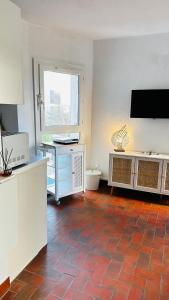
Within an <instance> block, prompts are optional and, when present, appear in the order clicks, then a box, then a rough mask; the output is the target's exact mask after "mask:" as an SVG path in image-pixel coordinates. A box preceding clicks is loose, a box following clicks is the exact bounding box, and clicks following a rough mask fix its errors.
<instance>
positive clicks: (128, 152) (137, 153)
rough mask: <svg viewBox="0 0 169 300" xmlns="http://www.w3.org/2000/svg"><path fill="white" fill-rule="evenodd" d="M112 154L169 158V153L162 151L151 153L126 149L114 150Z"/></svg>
mask: <svg viewBox="0 0 169 300" xmlns="http://www.w3.org/2000/svg"><path fill="white" fill-rule="evenodd" d="M110 154H113V155H120V156H135V157H143V158H149V159H151V158H152V159H159V160H161V159H163V160H164V159H166V160H169V154H162V153H153V152H152V154H149V152H139V151H125V152H116V151H112V152H111V153H110Z"/></svg>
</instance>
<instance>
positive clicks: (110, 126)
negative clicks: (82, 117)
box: [92, 34, 169, 178]
mask: <svg viewBox="0 0 169 300" xmlns="http://www.w3.org/2000/svg"><path fill="white" fill-rule="evenodd" d="M93 72H94V83H93V85H94V86H93V114H92V166H93V167H95V165H96V164H98V165H99V167H100V168H101V170H102V171H103V178H107V175H108V155H109V152H110V151H111V150H112V149H113V146H112V144H111V141H110V140H111V136H112V133H113V132H114V131H115V130H116V129H119V128H120V127H121V126H122V125H123V124H127V126H128V130H129V135H130V143H129V145H128V149H129V150H144V151H148V150H153V151H157V152H161V153H162V152H163V153H169V120H159V119H158V120H153V119H130V118H129V114H130V101H131V100H130V99H131V90H132V89H146V88H147V89H149V88H150V89H151V88H157V89H158V88H169V34H159V35H151V36H145V37H133V38H120V39H112V40H100V41H95V42H94V70H93Z"/></svg>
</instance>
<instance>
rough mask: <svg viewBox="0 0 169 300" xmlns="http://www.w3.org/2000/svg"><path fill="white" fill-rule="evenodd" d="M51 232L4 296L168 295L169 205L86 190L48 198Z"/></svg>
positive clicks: (49, 299)
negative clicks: (56, 201)
mask: <svg viewBox="0 0 169 300" xmlns="http://www.w3.org/2000/svg"><path fill="white" fill-rule="evenodd" d="M48 231H49V233H48V246H47V247H46V248H44V249H43V250H42V251H41V252H40V253H39V255H38V256H37V257H36V258H35V259H34V260H33V261H32V262H31V263H30V264H29V265H28V266H27V267H26V268H25V270H24V271H23V272H22V273H21V274H20V275H19V276H18V277H17V278H16V280H15V281H14V282H13V283H12V285H11V289H10V291H9V292H8V293H7V294H6V295H5V297H4V298H3V300H7V299H15V300H26V299H32V300H38V299H39V300H41V299H46V300H56V299H58V300H59V299H60V300H61V299H64V300H89V299H90V300H109V299H113V300H122V299H128V300H156V299H158V300H167V299H169V206H167V205H159V204H158V205H157V204H151V203H146V202H144V201H137V200H132V199H130V198H128V199H127V198H123V197H120V196H117V195H116V196H111V195H108V194H105V193H98V192H87V193H86V194H85V196H83V195H77V196H74V197H69V198H67V199H66V200H64V202H63V204H61V206H60V207H57V206H56V205H55V204H54V203H53V202H49V205H48Z"/></svg>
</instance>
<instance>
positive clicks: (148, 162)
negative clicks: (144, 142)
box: [108, 152, 169, 195]
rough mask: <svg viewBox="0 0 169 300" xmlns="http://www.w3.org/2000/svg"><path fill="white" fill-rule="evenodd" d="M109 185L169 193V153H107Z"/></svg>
mask: <svg viewBox="0 0 169 300" xmlns="http://www.w3.org/2000/svg"><path fill="white" fill-rule="evenodd" d="M108 184H109V185H110V186H112V187H113V186H114V187H121V188H127V189H134V190H140V191H146V192H151V193H158V194H164V195H165V194H166V195H169V155H164V154H151V155H149V154H148V153H141V152H121V153H117V152H113V153H110V154H109V182H108Z"/></svg>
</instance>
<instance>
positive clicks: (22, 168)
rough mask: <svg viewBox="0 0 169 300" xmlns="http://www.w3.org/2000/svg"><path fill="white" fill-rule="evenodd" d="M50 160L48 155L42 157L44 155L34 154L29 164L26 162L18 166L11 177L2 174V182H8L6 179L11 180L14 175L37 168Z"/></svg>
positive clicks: (0, 178)
mask: <svg viewBox="0 0 169 300" xmlns="http://www.w3.org/2000/svg"><path fill="white" fill-rule="evenodd" d="M47 161H48V158H47V157H42V156H38V155H37V156H33V157H32V158H31V159H30V161H29V162H28V163H27V164H24V165H21V166H19V167H16V168H15V169H14V170H13V172H12V175H11V176H9V177H3V176H0V184H2V183H4V182H6V181H9V180H11V179H12V178H13V177H15V176H17V175H19V174H21V173H23V172H26V171H28V170H30V169H32V168H35V167H37V166H40V165H41V164H44V163H45V164H46V163H47Z"/></svg>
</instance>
